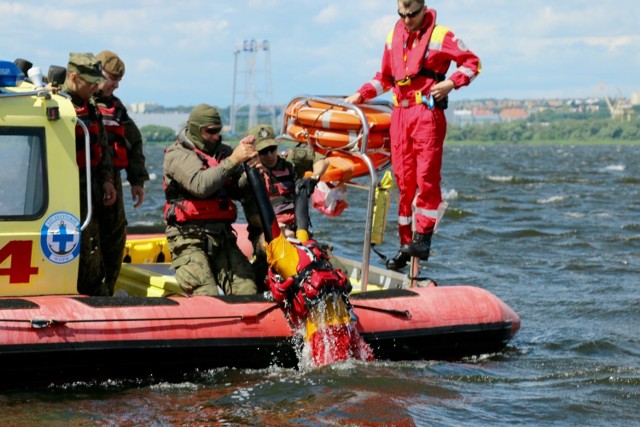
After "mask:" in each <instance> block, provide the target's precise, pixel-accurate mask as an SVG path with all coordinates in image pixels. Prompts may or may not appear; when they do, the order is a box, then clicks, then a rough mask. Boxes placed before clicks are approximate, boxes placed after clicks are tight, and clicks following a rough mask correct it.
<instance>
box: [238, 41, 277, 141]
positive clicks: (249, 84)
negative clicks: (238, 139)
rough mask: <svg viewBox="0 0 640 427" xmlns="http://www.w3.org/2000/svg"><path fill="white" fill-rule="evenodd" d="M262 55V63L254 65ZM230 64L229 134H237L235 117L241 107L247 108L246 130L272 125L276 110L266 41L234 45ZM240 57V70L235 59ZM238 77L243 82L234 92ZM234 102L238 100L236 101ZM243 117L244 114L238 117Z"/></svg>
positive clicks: (268, 47) (269, 52)
mask: <svg viewBox="0 0 640 427" xmlns="http://www.w3.org/2000/svg"><path fill="white" fill-rule="evenodd" d="M259 54H263V55H262V56H264V63H263V66H262V67H260V66H259V65H258V55H259ZM233 55H234V62H233V95H232V98H231V123H230V125H231V131H232V132H233V133H234V134H237V133H238V130H239V129H238V128H237V125H238V120H237V119H238V115H239V113H238V112H239V111H240V110H241V109H242V107H245V106H248V118H247V129H249V128H251V127H253V126H255V125H257V124H258V118H260V122H262V123H267V124H270V125H272V126H274V129H275V126H276V111H275V107H274V105H273V89H272V85H271V60H270V56H271V47H270V45H269V41H268V40H263V41H262V42H257V41H255V40H244V41H243V42H242V43H240V44H238V45H236V47H235V49H234V51H233ZM240 56H242V57H243V58H244V67H241V68H238V58H239V57H240ZM238 77H240V78H241V79H242V80H244V88H243V89H238ZM238 99H240V101H239V102H238ZM241 115H244V114H241Z"/></svg>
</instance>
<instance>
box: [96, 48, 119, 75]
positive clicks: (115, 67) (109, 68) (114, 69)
mask: <svg viewBox="0 0 640 427" xmlns="http://www.w3.org/2000/svg"><path fill="white" fill-rule="evenodd" d="M96 58H97V59H98V61H100V62H101V63H102V69H103V70H104V71H106V72H107V73H109V74H111V75H112V76H114V77H115V78H117V79H121V78H122V76H124V62H122V59H120V57H119V56H118V55H117V54H116V53H115V52H111V51H110V50H103V51H102V52H100V53H99V54H97V55H96Z"/></svg>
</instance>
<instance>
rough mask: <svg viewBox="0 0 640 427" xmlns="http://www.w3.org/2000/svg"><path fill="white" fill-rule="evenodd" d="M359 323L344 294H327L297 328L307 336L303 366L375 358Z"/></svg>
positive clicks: (304, 341)
mask: <svg viewBox="0 0 640 427" xmlns="http://www.w3.org/2000/svg"><path fill="white" fill-rule="evenodd" d="M356 323H357V317H356V316H355V314H354V313H353V309H350V308H348V307H347V303H346V302H345V300H344V298H343V296H342V295H339V294H337V293H327V294H325V295H323V296H322V297H321V298H320V299H319V301H318V302H317V303H315V304H314V305H313V307H311V308H310V309H309V313H308V315H307V317H306V322H305V324H304V325H301V326H300V328H299V330H298V331H297V333H298V334H299V335H301V336H303V337H304V340H303V346H302V351H301V354H300V366H301V367H303V368H309V367H320V366H324V365H327V364H331V363H334V362H338V361H343V360H348V359H355V360H362V361H373V360H374V357H373V351H372V350H371V348H370V347H369V345H368V344H367V343H366V342H365V341H364V340H363V339H362V337H361V336H360V333H359V332H358V331H357V329H356Z"/></svg>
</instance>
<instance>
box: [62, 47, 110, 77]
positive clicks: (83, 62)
mask: <svg viewBox="0 0 640 427" xmlns="http://www.w3.org/2000/svg"><path fill="white" fill-rule="evenodd" d="M67 69H68V70H69V72H74V73H78V74H79V75H80V77H81V78H82V79H83V80H86V81H87V82H89V83H95V84H98V83H102V82H103V81H105V78H104V76H103V75H102V64H101V63H100V61H99V60H98V58H96V57H95V56H94V55H93V53H76V52H71V53H70V54H69V64H67Z"/></svg>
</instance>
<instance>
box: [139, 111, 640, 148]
mask: <svg viewBox="0 0 640 427" xmlns="http://www.w3.org/2000/svg"><path fill="white" fill-rule="evenodd" d="M140 131H141V132H142V136H143V138H144V141H146V142H147V143H152V144H153V143H167V142H171V141H174V140H175V138H176V132H175V131H174V130H173V129H172V128H170V127H167V126H159V125H146V126H142V127H141V128H140ZM447 140H448V141H455V142H465V141H474V142H497V143H499V142H503V143H527V142H532V143H535V142H542V141H544V142H549V141H551V142H553V141H558V142H602V141H620V142H632V141H633V142H640V117H639V115H638V114H636V115H634V116H633V117H631V118H630V119H629V120H614V119H611V118H609V117H598V116H595V117H594V116H578V117H570V118H569V117H549V116H545V115H543V114H534V115H532V116H530V117H529V118H528V119H522V120H514V121H510V122H500V123H491V124H482V125H462V126H461V125H455V124H452V123H450V124H449V125H448V128H447Z"/></svg>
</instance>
